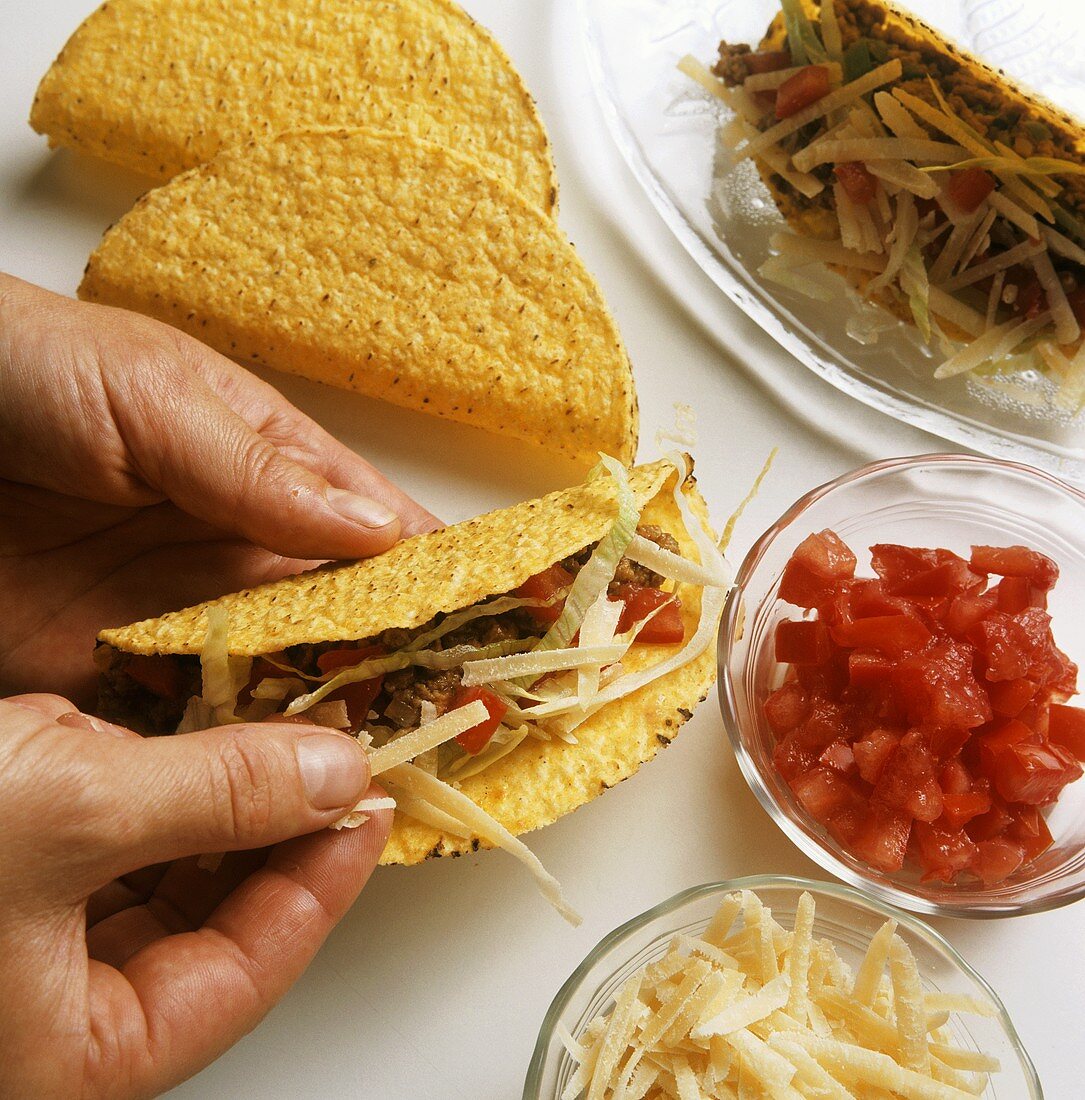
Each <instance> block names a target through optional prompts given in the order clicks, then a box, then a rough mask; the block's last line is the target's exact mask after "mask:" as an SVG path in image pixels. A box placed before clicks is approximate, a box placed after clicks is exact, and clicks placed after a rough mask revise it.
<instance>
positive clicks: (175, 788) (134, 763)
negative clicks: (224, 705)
mask: <svg viewBox="0 0 1085 1100" xmlns="http://www.w3.org/2000/svg"><path fill="white" fill-rule="evenodd" d="M96 767H97V768H98V770H99V773H100V774H101V781H100V782H99V783H98V784H97V791H98V804H97V805H95V806H94V808H93V813H94V816H95V819H96V823H97V829H98V834H97V835H98V838H99V846H100V864H99V866H100V867H101V869H102V870H103V871H105V872H108V873H109V876H110V877H114V876H115V875H117V874H120V873H123V872H125V871H129V870H132V869H133V868H136V867H142V866H146V865H147V864H151V863H160V862H162V861H164V860H170V859H180V858H183V857H185V856H190V855H197V854H199V853H201V852H222V851H237V850H240V849H247V848H262V847H266V846H268V845H270V844H276V843H278V842H279V841H282V840H286V839H288V838H290V837H295V836H300V835H302V834H303V833H310V832H313V831H315V830H317V829H322V828H325V827H326V826H328V825H330V824H331V823H332V822H333V821H335V820H337V819H338V818H339V817H341V816H342V815H343V814H344V813H345V812H346V811H347V810H349V809H350V808H351V807H352V806H354V805H355V804H356V803H357V801H358V800H359V799H360V798H361V795H362V792H363V791H364V790H365V788H366V786H367V785H368V782H369V761H368V758H367V757H366V755H365V752H364V751H363V750H362V748H361V746H360V745H359V744H358V742H357V741H355V740H354V739H353V738H351V737H347V736H345V735H343V734H341V733H337V732H335V731H333V730H329V729H327V728H325V727H320V726H306V725H293V724H290V725H288V724H274V723H261V724H260V725H258V726H249V725H236V726H228V727H225V728H221V729H211V730H203V731H201V732H198V733H187V734H181V735H178V736H175V737H157V738H147V739H145V740H143V739H141V740H140V741H138V742H135V741H133V742H124V743H120V742H116V741H109V743H108V744H106V739H103V741H102V745H101V746H100V752H99V753H98V754H97V756H96Z"/></svg>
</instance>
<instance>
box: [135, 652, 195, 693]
mask: <svg viewBox="0 0 1085 1100" xmlns="http://www.w3.org/2000/svg"><path fill="white" fill-rule="evenodd" d="M124 671H125V674H126V675H127V676H128V678H129V679H131V680H135V682H136V683H137V684H139V686H140V687H142V688H146V689H147V691H149V692H150V693H151V694H152V695H158V696H159V697H161V698H163V699H178V698H180V696H181V695H182V694H183V692H184V688H185V682H184V680H185V678H184V676H183V675H182V673H181V667H180V665H178V663H177V662H176V661H175V660H174V659H173V658H172V657H168V656H161V655H158V654H148V655H146V656H145V655H143V654H141V653H134V654H132V656H130V657H129V658H128V660H127V661H126V662H125V664H124Z"/></svg>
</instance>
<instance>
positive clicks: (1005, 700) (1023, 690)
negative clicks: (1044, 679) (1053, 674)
mask: <svg viewBox="0 0 1085 1100" xmlns="http://www.w3.org/2000/svg"><path fill="white" fill-rule="evenodd" d="M987 694H988V695H989V696H990V697H991V709H992V710H993V711H994V712H995V714H997V715H999V716H1000V717H1002V718H1016V717H1017V715H1019V714H1020V713H1021V711H1023V710H1024V709H1025V707H1026V706H1027V705H1028V703H1029V702H1030V701H1031V699H1032V697H1033V696H1034V695H1035V694H1036V685H1035V684H1034V683H1033V682H1032V681H1031V680H1025V679H1019V680H999V681H997V682H996V683H993V684H991V685H990V687H988V689H987Z"/></svg>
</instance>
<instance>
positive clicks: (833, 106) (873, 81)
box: [735, 58, 901, 162]
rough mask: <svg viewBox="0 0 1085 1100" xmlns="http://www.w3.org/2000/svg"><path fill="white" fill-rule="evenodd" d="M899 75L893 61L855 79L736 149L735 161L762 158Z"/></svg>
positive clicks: (898, 67)
mask: <svg viewBox="0 0 1085 1100" xmlns="http://www.w3.org/2000/svg"><path fill="white" fill-rule="evenodd" d="M900 74H901V63H900V59H899V58H894V59H893V60H892V61H887V62H886V63H885V64H884V65H879V66H878V67H877V68H876V69H872V70H871V71H870V72H869V73H865V74H864V75H863V76H861V77H859V78H858V79H857V80H853V81H851V82H850V83H849V84H845V85H844V86H843V87H842V88H837V89H836V90H835V91H833V92H830V93H829V94H828V95H825V96H822V97H821V99H819V100H818V101H817V102H816V103H811V104H810V106H809V107H804V108H803V109H802V110H801V111H797V112H796V113H795V114H793V115H792V116H791V117H790V118H785V119H783V120H782V121H781V122H778V123H776V125H775V126H770V127H769V128H768V129H767V130H765V131H763V132H762V133H761V134H760V135H759V136H758V137H757V138H756V139H754V140H753V141H751V142H749V143H748V144H746V145H744V146H743V147H742V148H741V149H738V150H736V153H735V159H736V162H737V161H739V160H743V159H744V158H746V157H757V156H760V155H761V153H762V151H763V150H764V149H767V148H768V147H769V146H770V145H775V144H776V143H777V142H779V141H780V140H781V138H785V137H787V135H788V134H793V133H795V131H796V130H801V129H802V128H803V127H804V126H805V125H806V124H807V123H809V122H813V121H814V119H817V118H823V117H824V116H825V115H827V114H829V113H830V112H832V111H835V110H837V109H838V108H840V107H844V106H847V104H849V103H852V102H854V101H855V100H857V99H860V98H862V97H863V96H864V95H866V94H867V93H868V92H872V91H873V90H874V89H875V88H880V87H881V86H882V85H883V84H888V83H889V82H890V81H892V80H897V79H898V78H899V77H900Z"/></svg>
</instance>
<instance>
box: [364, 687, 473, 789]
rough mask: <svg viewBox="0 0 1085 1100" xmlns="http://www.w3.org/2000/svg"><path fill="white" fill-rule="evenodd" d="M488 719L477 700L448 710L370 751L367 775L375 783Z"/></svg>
mask: <svg viewBox="0 0 1085 1100" xmlns="http://www.w3.org/2000/svg"><path fill="white" fill-rule="evenodd" d="M489 717H490V712H489V711H488V710H487V709H486V704H485V703H483V702H482V700H481V699H476V700H475V701H474V702H473V703H468V704H467V706H465V707H458V708H457V709H456V710H450V711H449V712H448V713H447V714H444V715H442V716H441V717H440V718H437V719H435V720H434V721H432V722H430V723H428V724H427V725H424V726H419V727H418V729H416V730H411V732H410V733H405V734H403V736H402V737H397V738H395V740H393V741H389V742H388V744H387V745H384V746H382V747H381V748H379V749H374V750H373V751H372V752H371V753H370V754H369V769H370V775H372V777H373V778H374V779H375V778H376V777H377V776H378V775H380V774H382V773H383V772H386V771H388V769H389V768H394V767H396V766H397V765H399V764H406V763H407V761H408V760H413V759H414V758H415V757H416V756H419V755H420V754H421V753H424V752H428V751H429V750H430V749H435V748H437V746H438V745H443V744H444V743H445V742H446V741H451V740H452V738H453V737H458V736H459V735H460V734H461V733H466V731H467V730H469V729H471V728H472V727H474V726H477V725H479V724H480V723H482V722H485V721H486V720H487V719H488V718H489Z"/></svg>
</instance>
